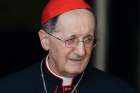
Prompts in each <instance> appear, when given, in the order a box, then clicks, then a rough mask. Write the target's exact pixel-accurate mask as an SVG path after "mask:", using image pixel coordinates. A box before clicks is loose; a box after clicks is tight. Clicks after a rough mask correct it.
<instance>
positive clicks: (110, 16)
mask: <svg viewBox="0 0 140 93" xmlns="http://www.w3.org/2000/svg"><path fill="white" fill-rule="evenodd" d="M47 2H48V1H46V0H1V1H0V11H1V12H0V77H3V76H6V75H8V74H11V73H14V72H16V71H18V70H21V69H23V68H25V67H27V66H29V65H31V64H33V63H35V62H40V60H41V59H42V57H43V56H44V55H45V54H46V53H45V52H44V51H43V49H42V48H41V45H40V42H39V38H38V32H37V31H38V30H39V29H40V16H41V10H42V8H43V6H44V5H45V3H47ZM87 2H88V3H90V4H91V5H92V6H93V7H94V9H93V10H96V15H97V40H98V43H97V47H96V50H95V55H94V56H93V57H94V58H95V63H94V66H96V67H97V68H99V69H101V70H104V71H106V72H109V73H111V74H113V75H115V76H117V77H119V78H121V79H123V80H125V81H127V82H128V83H129V84H131V85H132V86H134V87H137V88H138V87H139V89H140V7H139V5H140V1H138V0H97V1H95V0H87Z"/></svg>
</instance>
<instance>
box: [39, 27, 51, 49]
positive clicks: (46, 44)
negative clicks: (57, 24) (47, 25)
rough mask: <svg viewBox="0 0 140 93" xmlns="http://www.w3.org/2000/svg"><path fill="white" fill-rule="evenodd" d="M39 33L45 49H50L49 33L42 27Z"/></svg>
mask: <svg viewBox="0 0 140 93" xmlns="http://www.w3.org/2000/svg"><path fill="white" fill-rule="evenodd" d="M38 35H39V38H40V43H41V45H42V47H43V49H44V50H46V51H48V50H49V40H48V35H47V33H46V32H45V31H44V30H42V29H41V30H39V32H38Z"/></svg>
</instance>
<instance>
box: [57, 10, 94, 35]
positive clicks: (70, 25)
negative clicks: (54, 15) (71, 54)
mask: <svg viewBox="0 0 140 93" xmlns="http://www.w3.org/2000/svg"><path fill="white" fill-rule="evenodd" d="M95 25H96V24H95V17H94V15H93V14H92V13H91V12H90V11H89V10H87V9H76V10H72V11H69V12H66V13H64V14H62V15H60V16H59V18H58V21H57V24H56V30H58V31H59V32H60V33H62V34H64V35H73V34H76V35H78V36H81V35H86V34H93V33H94V31H95Z"/></svg>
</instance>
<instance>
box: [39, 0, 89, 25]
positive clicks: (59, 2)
mask: <svg viewBox="0 0 140 93" xmlns="http://www.w3.org/2000/svg"><path fill="white" fill-rule="evenodd" d="M86 8H87V9H91V7H90V6H89V5H88V4H87V3H86V2H85V1H84V0H50V1H49V3H48V4H47V5H46V6H45V8H44V10H43V13H42V17H41V24H44V23H46V22H48V20H50V19H52V18H54V17H55V16H58V15H60V14H62V13H64V12H67V11H70V10H73V9H86Z"/></svg>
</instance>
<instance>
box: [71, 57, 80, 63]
mask: <svg viewBox="0 0 140 93" xmlns="http://www.w3.org/2000/svg"><path fill="white" fill-rule="evenodd" d="M69 60H70V61H71V62H73V63H81V61H82V60H81V59H74V58H69Z"/></svg>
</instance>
